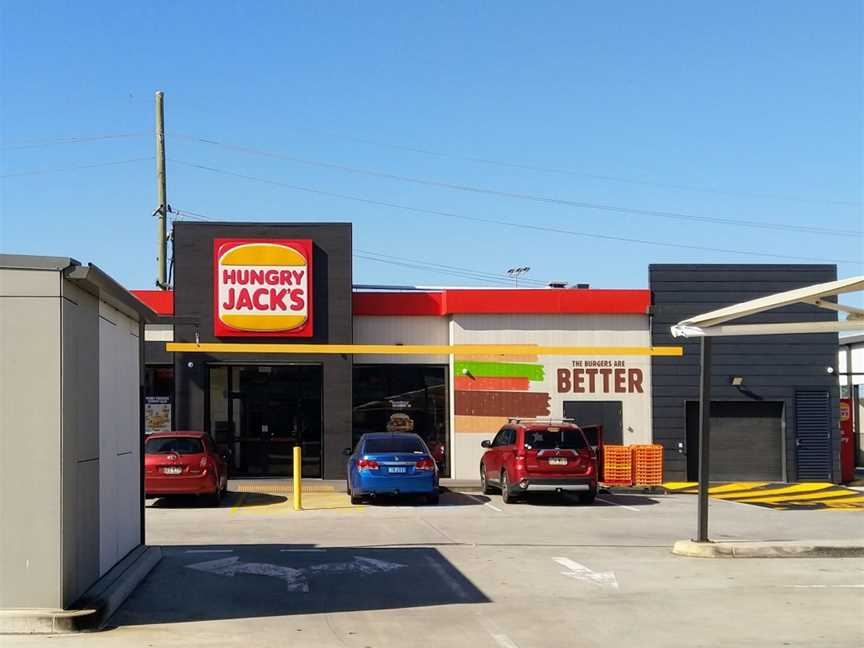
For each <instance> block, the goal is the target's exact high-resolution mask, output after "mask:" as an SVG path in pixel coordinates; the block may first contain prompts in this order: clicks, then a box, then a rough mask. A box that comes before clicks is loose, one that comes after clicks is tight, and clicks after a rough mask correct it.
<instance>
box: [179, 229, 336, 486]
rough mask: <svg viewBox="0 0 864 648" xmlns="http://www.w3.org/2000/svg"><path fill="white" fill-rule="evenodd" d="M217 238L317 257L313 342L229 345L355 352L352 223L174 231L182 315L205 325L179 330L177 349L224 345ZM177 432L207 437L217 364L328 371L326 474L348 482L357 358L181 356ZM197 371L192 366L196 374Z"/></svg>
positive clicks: (258, 339)
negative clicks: (280, 244)
mask: <svg viewBox="0 0 864 648" xmlns="http://www.w3.org/2000/svg"><path fill="white" fill-rule="evenodd" d="M216 238H265V239H266V238H273V239H277V238H280V239H311V240H312V241H313V243H314V249H313V269H312V278H313V282H314V285H313V322H314V331H313V333H314V334H313V336H312V337H306V338H285V337H280V338H267V337H255V338H226V339H224V340H222V341H225V342H231V343H238V344H254V343H278V344H327V343H330V344H351V343H352V342H353V325H352V309H351V296H352V293H351V282H352V278H351V225H350V223H290V224H289V223H189V222H179V223H175V224H174V237H173V241H174V291H175V292H174V313H175V316H176V317H177V318H178V320H179V321H181V322H186V321H190V320H186V319H184V318H191V320H194V321H197V326H196V325H195V324H191V323H188V324H187V323H183V324H177V325H175V329H174V339H175V341H177V342H194V341H195V333H196V330H197V332H198V336H199V339H200V341H201V342H218V341H220V340H218V339H217V338H215V337H214V335H213V240H214V239H216ZM174 356H175V357H174V371H175V390H176V391H175V401H174V402H175V405H174V407H175V418H174V421H175V427H177V429H192V430H203V429H204V426H205V400H206V399H205V396H206V389H207V380H208V371H207V366H208V364H210V363H214V364H279V363H291V362H302V363H320V364H321V365H322V366H323V370H324V378H323V382H324V394H323V403H322V411H323V421H322V429H323V447H322V463H323V465H322V471H323V472H322V474H323V476H324V477H325V478H328V479H337V478H341V477H344V473H345V467H344V458H343V456H342V449H343V448H346V447H349V446H350V445H351V406H352V403H351V384H352V360H351V356H342V355H309V354H303V355H294V354H291V355H287V354H260V353H259V354H256V353H248V354H247V353H231V354H208V355H204V354H198V353H195V354H183V353H177V354H174ZM190 363H191V366H190Z"/></svg>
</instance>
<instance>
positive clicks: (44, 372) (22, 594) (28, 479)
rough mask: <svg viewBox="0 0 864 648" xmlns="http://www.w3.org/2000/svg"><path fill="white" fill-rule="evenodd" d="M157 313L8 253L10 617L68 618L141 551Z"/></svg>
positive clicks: (3, 303) (55, 261) (4, 351)
mask: <svg viewBox="0 0 864 648" xmlns="http://www.w3.org/2000/svg"><path fill="white" fill-rule="evenodd" d="M152 316H155V314H154V313H152V311H150V310H149V309H148V308H147V307H146V306H144V305H143V304H141V303H140V302H139V301H138V300H137V299H135V298H134V297H133V296H132V295H131V294H129V293H128V292H126V291H125V290H124V289H123V288H121V287H120V286H119V285H118V284H117V283H116V282H114V281H113V280H112V279H111V278H110V277H108V276H107V275H105V274H104V273H103V272H102V271H101V270H99V269H98V268H97V267H95V266H92V265H90V266H81V265H80V264H79V263H78V262H77V261H74V260H72V259H69V258H62V257H61V258H57V257H31V256H18V255H0V609H2V608H7V609H8V608H41V609H63V608H68V607H69V606H70V605H72V604H73V603H74V602H75V601H76V600H77V599H78V598H79V597H80V596H81V595H82V594H83V593H84V592H85V591H86V590H87V589H88V588H90V587H91V586H92V585H94V583H96V582H97V581H98V579H99V578H100V577H101V576H103V575H104V574H106V573H107V572H108V571H109V570H110V569H111V568H112V567H113V566H114V565H115V564H117V563H118V562H119V561H120V560H121V559H122V558H124V556H126V555H127V554H129V552H131V551H133V550H134V549H135V548H136V547H138V546H139V545H141V544H142V543H143V541H144V536H143V532H144V529H143V514H144V503H143V497H142V479H143V475H142V471H141V436H142V435H141V418H140V403H141V389H140V384H141V369H142V359H143V344H142V342H143V328H144V320H145V319H149V318H150V317H152Z"/></svg>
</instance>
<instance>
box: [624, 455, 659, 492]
mask: <svg viewBox="0 0 864 648" xmlns="http://www.w3.org/2000/svg"><path fill="white" fill-rule="evenodd" d="M630 447H631V448H632V452H633V462H632V463H633V476H632V477H633V484H634V485H635V486H659V485H660V484H662V483H663V446H662V445H634V446H630Z"/></svg>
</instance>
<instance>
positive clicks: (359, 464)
mask: <svg viewBox="0 0 864 648" xmlns="http://www.w3.org/2000/svg"><path fill="white" fill-rule="evenodd" d="M345 454H346V455H348V471H347V472H348V494H349V495H350V496H351V503H352V504H360V503H361V502H362V501H363V499H364V498H365V497H374V496H376V495H420V496H424V497H425V498H426V500H427V501H428V502H429V503H430V504H437V503H438V466H437V465H436V463H435V459H433V458H432V453H431V452H429V448H428V447H427V446H426V444H425V443H424V442H423V439H421V438H420V437H419V436H417V435H416V434H412V433H408V432H394V433H391V432H381V433H372V434H364V435H363V436H362V437H360V441H359V442H358V443H357V448H356V449H355V450H354V453H353V454H352V453H351V449H350V448H346V449H345Z"/></svg>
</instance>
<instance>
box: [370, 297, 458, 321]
mask: <svg viewBox="0 0 864 648" xmlns="http://www.w3.org/2000/svg"><path fill="white" fill-rule="evenodd" d="M444 297H445V295H444V293H443V292H392V293H387V292H355V293H354V314H355V315H434V316H438V317H441V316H443V315H444V314H445V310H444Z"/></svg>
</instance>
